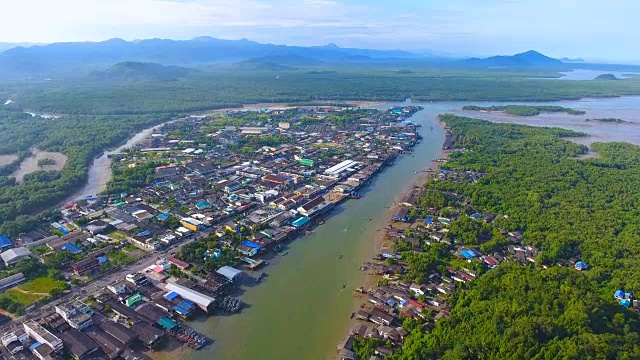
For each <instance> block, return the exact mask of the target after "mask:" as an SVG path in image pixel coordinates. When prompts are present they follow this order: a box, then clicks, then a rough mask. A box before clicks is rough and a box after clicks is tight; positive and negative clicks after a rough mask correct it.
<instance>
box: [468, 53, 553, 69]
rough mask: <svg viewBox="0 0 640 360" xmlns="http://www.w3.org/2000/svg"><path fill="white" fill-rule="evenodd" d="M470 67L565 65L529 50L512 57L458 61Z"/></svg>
mask: <svg viewBox="0 0 640 360" xmlns="http://www.w3.org/2000/svg"><path fill="white" fill-rule="evenodd" d="M458 65H462V66H469V67H559V66H563V65H564V63H563V62H562V61H560V60H558V59H553V58H550V57H548V56H546V55H543V54H541V53H539V52H537V51H534V50H529V51H526V52H523V53H519V54H515V55H512V56H492V57H489V58H485V59H479V58H471V59H465V60H460V61H458Z"/></svg>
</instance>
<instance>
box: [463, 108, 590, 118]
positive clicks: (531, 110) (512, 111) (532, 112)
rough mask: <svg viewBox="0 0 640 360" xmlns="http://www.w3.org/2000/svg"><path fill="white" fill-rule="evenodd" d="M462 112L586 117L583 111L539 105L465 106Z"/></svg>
mask: <svg viewBox="0 0 640 360" xmlns="http://www.w3.org/2000/svg"><path fill="white" fill-rule="evenodd" d="M462 110H471V111H504V112H505V113H507V114H511V115H518V116H536V115H540V114H541V113H543V112H564V113H567V114H570V115H584V114H585V112H584V111H582V110H576V109H571V108H567V107H562V106H539V105H497V106H475V105H467V106H463V107H462Z"/></svg>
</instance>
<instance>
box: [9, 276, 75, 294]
mask: <svg viewBox="0 0 640 360" xmlns="http://www.w3.org/2000/svg"><path fill="white" fill-rule="evenodd" d="M18 287H19V288H20V289H22V290H24V291H26V292H29V293H34V294H48V293H49V291H51V290H53V289H61V290H62V289H63V288H64V282H63V281H60V280H55V279H52V278H48V277H40V278H36V279H33V280H31V281H29V282H26V283H24V284H22V285H20V286H18Z"/></svg>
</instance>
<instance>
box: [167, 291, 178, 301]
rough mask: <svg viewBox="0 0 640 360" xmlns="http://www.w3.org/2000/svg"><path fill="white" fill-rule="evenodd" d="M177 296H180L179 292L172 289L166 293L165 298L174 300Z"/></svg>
mask: <svg viewBox="0 0 640 360" xmlns="http://www.w3.org/2000/svg"><path fill="white" fill-rule="evenodd" d="M176 297H178V293H177V292H175V291H171V292H168V293H166V294H164V298H165V299H167V300H173V299H175V298H176Z"/></svg>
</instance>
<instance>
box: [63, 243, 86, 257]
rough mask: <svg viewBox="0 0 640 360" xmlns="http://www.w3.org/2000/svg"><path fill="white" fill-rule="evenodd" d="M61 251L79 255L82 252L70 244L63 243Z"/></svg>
mask: <svg viewBox="0 0 640 360" xmlns="http://www.w3.org/2000/svg"><path fill="white" fill-rule="evenodd" d="M62 250H67V251H71V252H72V253H74V254H80V253H81V252H82V250H80V249H78V247H77V246H75V245H74V244H72V243H65V244H64V245H62Z"/></svg>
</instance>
